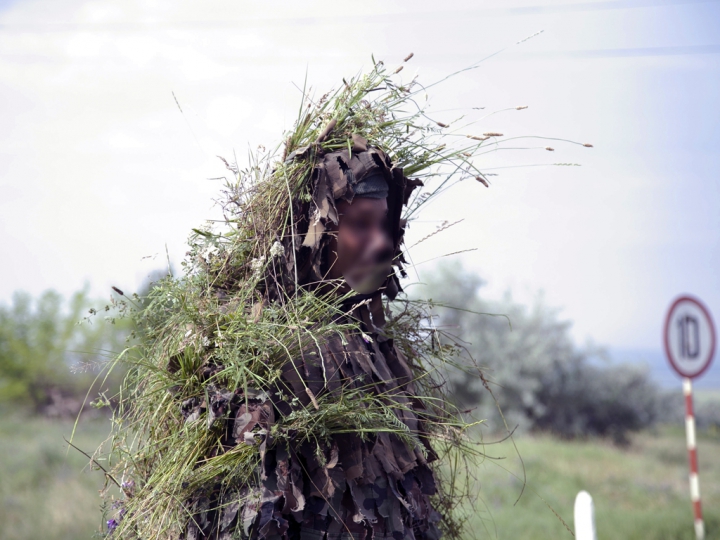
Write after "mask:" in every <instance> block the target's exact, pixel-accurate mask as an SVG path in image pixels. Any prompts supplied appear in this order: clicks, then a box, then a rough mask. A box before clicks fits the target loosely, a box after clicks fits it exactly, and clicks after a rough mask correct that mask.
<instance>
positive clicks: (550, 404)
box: [426, 265, 663, 441]
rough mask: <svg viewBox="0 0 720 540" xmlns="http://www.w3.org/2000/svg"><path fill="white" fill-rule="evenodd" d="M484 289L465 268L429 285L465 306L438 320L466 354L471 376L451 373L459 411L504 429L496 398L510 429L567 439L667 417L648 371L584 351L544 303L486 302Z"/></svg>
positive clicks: (443, 269)
mask: <svg viewBox="0 0 720 540" xmlns="http://www.w3.org/2000/svg"><path fill="white" fill-rule="evenodd" d="M482 285H483V282H482V280H481V279H480V278H479V277H478V276H476V275H474V274H472V273H471V272H468V271H466V270H464V269H463V268H462V267H461V266H459V265H440V266H439V267H438V269H437V272H435V273H434V274H433V275H432V277H431V278H430V279H429V280H427V284H426V287H427V290H428V292H429V293H430V294H429V296H431V297H432V298H433V299H434V300H435V301H436V302H439V303H440V304H443V305H445V306H452V307H453V308H459V309H451V308H449V307H445V308H443V307H440V308H438V313H439V320H438V321H437V324H439V325H440V326H441V327H442V328H443V330H444V331H445V332H448V333H450V334H455V335H457V336H459V337H460V336H461V337H462V340H461V341H459V342H460V343H461V344H463V345H464V346H465V348H466V349H467V353H468V355H467V357H466V358H464V359H462V360H461V362H463V363H464V364H465V367H466V370H465V371H455V372H453V373H450V374H448V375H447V384H448V385H450V387H451V395H453V396H455V399H456V400H457V402H458V404H459V405H461V406H462V407H467V408H470V407H477V408H478V409H479V411H478V412H479V415H480V416H482V417H484V418H488V419H489V423H490V424H491V426H492V427H493V428H495V429H499V428H501V427H502V423H501V419H500V417H499V413H497V407H496V403H495V400H494V399H493V395H494V397H495V398H496V399H497V404H498V405H499V406H500V409H501V410H502V412H503V414H504V415H505V417H506V418H507V420H508V424H510V427H511V428H512V427H515V426H516V425H519V426H520V428H521V429H522V428H525V429H535V430H545V431H550V432H553V433H555V434H558V435H561V436H565V437H574V436H579V435H603V436H604V435H608V436H612V437H614V438H615V439H616V440H617V441H623V440H624V439H625V437H626V434H627V433H628V432H630V431H634V430H639V429H642V428H645V427H648V426H650V425H651V424H652V423H653V422H655V421H656V420H657V418H658V417H659V416H660V415H661V414H662V411H663V406H662V396H661V394H660V391H659V389H658V388H657V387H656V385H655V384H654V383H653V382H652V381H651V380H650V377H649V374H648V373H647V371H645V370H642V369H639V368H638V367H636V366H632V365H627V364H625V365H618V364H613V365H612V366H610V365H609V363H608V362H607V358H606V357H605V353H604V352H603V350H602V349H600V348H596V347H591V346H588V347H584V348H583V347H578V346H577V345H576V344H575V343H574V341H573V339H572V337H571V335H570V327H571V323H570V322H568V321H563V320H561V319H560V318H559V312H558V310H556V309H551V308H548V307H547V306H545V305H544V304H543V303H542V302H541V301H537V302H536V303H535V305H533V306H532V307H527V306H524V305H522V304H519V303H517V302H515V301H513V299H512V297H511V296H510V295H509V294H506V296H505V297H504V298H503V299H502V300H500V301H488V300H486V299H484V298H483V297H482V295H481V294H480V291H481V288H482ZM473 312H475V313H473ZM477 313H486V314H488V313H492V314H496V315H478V314H477ZM500 315H502V316H500ZM459 337H458V339H459ZM479 370H481V371H482V373H483V374H484V376H485V378H486V379H487V380H488V381H489V383H490V384H489V387H490V389H491V390H492V393H493V395H491V394H490V392H488V390H486V389H485V387H484V383H483V380H482V379H481V378H480V376H479Z"/></svg>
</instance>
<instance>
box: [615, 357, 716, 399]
mask: <svg viewBox="0 0 720 540" xmlns="http://www.w3.org/2000/svg"><path fill="white" fill-rule="evenodd" d="M608 352H609V353H610V358H611V359H612V361H613V362H629V363H633V364H635V363H637V364H644V365H647V366H648V367H649V368H650V374H651V376H652V378H653V379H654V380H655V381H656V382H657V383H658V384H659V385H660V386H662V387H663V388H668V389H674V388H680V384H681V379H680V376H679V375H677V374H676V373H675V372H674V371H673V370H672V368H671V367H670V364H669V363H668V361H667V358H666V357H665V353H664V352H663V351H662V349H623V348H610V349H608ZM716 356H717V355H716ZM694 387H695V388H698V389H706V390H720V361H718V359H717V358H715V360H714V361H713V363H712V365H711V366H710V369H709V370H708V371H706V372H705V374H704V375H703V376H702V377H700V378H699V379H696V380H695V381H694Z"/></svg>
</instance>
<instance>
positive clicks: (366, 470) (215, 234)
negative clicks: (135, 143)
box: [108, 63, 494, 540]
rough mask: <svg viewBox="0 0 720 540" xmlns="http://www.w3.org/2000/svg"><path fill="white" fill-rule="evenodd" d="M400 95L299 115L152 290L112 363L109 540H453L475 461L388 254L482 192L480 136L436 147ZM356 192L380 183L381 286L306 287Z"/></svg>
mask: <svg viewBox="0 0 720 540" xmlns="http://www.w3.org/2000/svg"><path fill="white" fill-rule="evenodd" d="M417 86H418V85H416V83H414V82H412V83H410V84H409V85H407V86H400V85H397V84H395V83H394V82H393V78H392V76H387V75H385V73H384V68H383V66H382V64H381V63H378V64H376V65H375V67H374V69H373V70H372V71H371V72H370V73H369V74H368V75H365V76H363V77H359V78H357V79H355V80H352V81H351V82H350V83H345V85H344V86H343V88H341V89H340V90H339V91H337V92H336V93H335V94H334V95H332V96H330V97H328V96H323V98H321V99H320V100H319V102H317V103H313V102H311V101H308V102H307V107H306V106H305V104H303V106H302V108H301V111H300V114H299V117H298V120H297V122H296V125H295V128H294V130H293V131H292V132H291V133H290V134H289V136H288V137H287V139H286V141H285V143H284V151H283V152H282V155H281V154H280V152H279V151H278V152H277V153H274V152H270V153H268V154H267V155H261V156H260V158H259V159H258V160H257V161H255V162H253V163H252V165H251V166H249V167H248V168H247V169H245V170H242V171H241V170H238V169H237V167H236V166H235V165H230V164H227V163H226V164H227V166H228V168H229V169H230V170H231V171H232V172H233V173H234V176H235V178H234V179H232V180H230V181H228V183H227V189H226V191H225V197H224V201H223V210H224V215H225V222H224V229H223V230H221V231H213V230H209V229H208V230H196V231H195V232H194V234H193V235H192V236H191V239H190V247H191V249H190V252H189V253H188V257H187V259H186V261H185V262H184V263H183V265H184V267H185V276H184V277H183V278H181V279H175V278H172V277H168V278H166V279H163V280H161V281H159V282H158V283H156V285H155V287H154V289H153V290H152V291H151V292H150V294H149V295H148V297H147V298H146V299H144V302H143V305H142V306H140V307H138V308H137V310H136V311H135V312H134V314H133V317H134V318H135V320H136V322H137V324H138V332H139V335H138V342H137V345H136V346H135V347H133V348H131V349H129V350H128V351H126V352H125V353H124V354H123V355H121V357H120V358H119V359H118V360H117V362H122V361H124V362H126V363H127V364H129V365H130V367H131V369H130V373H129V375H128V378H127V381H126V385H125V386H124V388H123V392H122V395H121V396H120V404H121V405H120V407H119V409H118V411H117V413H116V419H115V420H116V422H115V426H116V428H115V430H114V433H113V436H112V438H111V440H110V443H111V447H110V456H109V459H110V463H112V465H113V467H112V470H111V471H110V472H109V475H110V477H112V478H114V479H115V480H116V481H117V483H118V484H121V485H122V486H123V491H124V498H123V500H122V501H119V502H117V501H116V502H115V507H116V508H118V507H119V508H120V509H119V510H117V513H116V515H115V516H114V517H112V519H111V520H109V522H108V523H109V528H110V529H111V532H110V534H111V535H112V536H118V537H121V538H142V539H143V540H145V539H151V538H183V539H186V540H190V539H193V540H196V539H201V538H213V539H215V538H218V539H219V538H222V539H230V538H253V539H254V538H261V539H278V540H280V539H286V538H288V539H294V538H301V539H315V538H317V539H318V540H322V539H324V538H328V539H340V538H348V539H349V538H353V539H356V538H357V539H363V538H367V539H371V538H377V539H385V538H387V539H390V538H392V539H395V540H401V539H412V538H416V539H418V540H419V539H437V538H439V537H440V536H441V535H442V536H443V538H447V539H455V538H460V537H461V535H462V534H463V527H462V526H463V523H464V521H465V519H466V518H467V514H466V513H464V512H467V511H468V507H467V505H465V503H466V502H467V500H468V499H469V498H470V497H471V496H472V495H473V486H472V483H471V482H470V481H469V479H468V478H467V476H466V475H467V474H471V473H470V471H472V470H473V469H474V466H473V465H472V464H468V460H470V461H472V460H473V459H474V458H478V457H481V456H482V454H481V452H480V451H479V448H478V446H477V443H474V442H473V441H472V440H471V438H469V437H468V436H467V428H468V427H469V426H470V425H472V424H473V422H472V421H471V420H467V419H465V417H464V415H462V414H461V413H460V412H459V411H457V410H455V408H454V407H453V406H452V404H451V401H450V400H448V399H446V396H445V395H444V393H443V391H444V386H443V381H442V374H443V373H444V372H445V370H447V369H452V367H453V366H452V364H451V362H452V358H453V357H454V355H456V354H457V353H458V347H456V346H454V345H453V344H452V342H450V341H448V340H441V339H439V332H438V331H437V330H436V329H434V328H433V327H432V324H431V322H430V321H431V316H430V309H431V308H432V305H431V304H429V303H423V302H418V301H411V300H410V299H408V298H407V297H406V296H405V295H404V294H402V288H401V285H400V277H401V276H403V275H404V270H403V265H404V263H405V262H404V258H403V254H402V251H401V247H402V244H403V233H404V229H405V224H406V219H407V218H408V217H410V216H412V215H413V213H415V212H416V211H417V209H418V208H419V207H420V206H421V204H422V203H423V202H424V201H425V200H427V198H428V197H430V196H432V195H433V194H435V193H438V192H440V191H442V190H443V189H444V188H446V187H448V186H449V185H450V184H452V183H453V182H455V181H460V180H463V179H465V178H471V179H477V180H478V181H480V182H482V183H483V184H487V182H486V180H485V178H484V177H483V176H482V174H481V173H480V172H479V171H478V170H477V169H475V167H474V166H473V165H472V161H471V158H472V156H473V154H474V153H476V152H477V151H478V150H479V149H480V147H481V146H482V144H483V141H485V140H487V139H488V138H490V137H493V136H494V135H493V134H488V135H485V136H482V137H481V136H474V135H472V136H469V138H470V141H469V143H468V144H456V145H455V146H454V148H452V149H449V148H447V147H446V145H445V144H438V142H440V141H438V139H439V138H442V137H443V132H442V128H444V127H447V126H444V125H442V124H439V123H429V122H428V121H426V120H425V118H426V117H425V113H424V111H423V110H422V109H421V108H418V107H417V106H416V105H415V101H414V100H415V97H416V95H417V92H419V91H421V89H419V88H417ZM413 109H414V110H413ZM408 111H409V112H408ZM437 126H440V127H437ZM462 140H463V141H466V142H468V140H467V139H465V138H464V139H462ZM443 167H445V168H444V169H443ZM372 175H375V176H377V175H381V177H382V178H383V179H384V180H385V182H386V183H387V186H388V195H387V203H388V209H389V220H390V225H391V227H390V228H391V230H392V242H393V247H394V258H393V265H394V267H395V271H393V272H392V273H390V274H389V276H388V278H387V280H386V282H385V284H384V285H383V286H382V287H381V289H380V290H379V291H376V292H372V293H369V294H363V295H359V294H354V293H352V292H351V293H341V292H339V290H338V289H337V288H335V287H333V286H331V284H328V283H327V282H326V281H325V280H324V279H323V277H324V274H325V272H326V270H327V269H326V268H324V265H325V264H326V260H327V253H326V252H327V248H328V242H329V238H330V236H329V234H328V232H327V228H328V227H329V226H330V225H331V222H332V223H335V224H336V223H337V222H338V215H337V209H336V201H338V200H342V199H345V200H348V201H349V200H352V199H353V197H354V196H356V195H358V190H360V191H362V190H363V189H365V187H363V186H362V181H363V179H364V178H368V177H369V176H372ZM423 183H425V187H422V186H423ZM417 188H421V189H417ZM398 274H399V275H398ZM119 518H121V519H119Z"/></svg>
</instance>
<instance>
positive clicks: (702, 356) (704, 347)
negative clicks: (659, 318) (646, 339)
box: [664, 296, 715, 379]
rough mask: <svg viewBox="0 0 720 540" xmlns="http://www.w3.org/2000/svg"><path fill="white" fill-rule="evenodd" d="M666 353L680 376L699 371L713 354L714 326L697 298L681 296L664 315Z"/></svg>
mask: <svg viewBox="0 0 720 540" xmlns="http://www.w3.org/2000/svg"><path fill="white" fill-rule="evenodd" d="M664 334H665V354H666V355H667V358H668V361H669V362H670V365H671V366H672V367H673V369H674V370H675V371H677V373H678V374H679V375H680V376H681V377H687V378H688V379H694V378H695V377H699V376H700V375H702V374H703V373H704V372H705V370H707V368H708V367H710V362H712V359H713V355H714V354H715V327H714V326H713V321H712V318H711V317H710V312H709V311H708V310H707V308H706V307H705V306H704V305H703V304H702V303H701V302H700V301H699V300H697V299H696V298H692V297H690V296H681V297H680V298H678V299H677V300H675V302H673V304H672V306H670V310H669V311H668V314H667V317H666V319H665V332H664Z"/></svg>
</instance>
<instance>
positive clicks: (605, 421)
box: [0, 264, 720, 540]
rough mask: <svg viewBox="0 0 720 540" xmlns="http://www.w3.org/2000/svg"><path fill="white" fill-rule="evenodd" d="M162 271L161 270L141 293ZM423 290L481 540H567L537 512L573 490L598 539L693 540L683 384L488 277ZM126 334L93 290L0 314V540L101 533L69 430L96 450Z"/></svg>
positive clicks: (707, 416)
mask: <svg viewBox="0 0 720 540" xmlns="http://www.w3.org/2000/svg"><path fill="white" fill-rule="evenodd" d="M165 274H166V272H156V273H154V274H153V275H152V276H151V278H150V279H149V280H148V282H147V283H146V285H145V286H143V287H142V289H141V291H139V293H138V294H139V295H140V296H143V295H144V294H146V293H147V292H148V291H149V289H150V287H151V286H152V281H153V280H156V279H158V278H160V277H162V275H165ZM422 277H423V282H422V283H420V284H418V285H417V286H414V287H410V288H409V294H410V296H411V297H412V296H418V297H423V298H432V299H433V301H434V302H435V303H436V304H437V310H436V311H437V315H438V316H437V317H436V318H435V319H433V321H432V323H431V324H435V325H437V326H439V327H441V328H442V329H443V330H445V331H446V332H448V333H449V334H451V335H454V336H455V339H456V340H457V342H458V343H460V344H461V345H463V346H464V347H465V348H466V350H467V353H468V354H467V355H466V357H465V358H464V359H459V360H458V361H459V363H460V367H461V368H462V369H460V370H453V371H451V372H448V373H446V374H445V377H446V384H448V385H450V387H451V394H452V395H453V396H455V399H456V400H457V402H458V404H459V405H461V406H462V407H463V408H468V409H474V413H473V414H474V415H475V416H476V417H478V418H485V419H487V421H486V423H485V426H484V427H483V429H482V437H483V439H484V441H485V442H486V443H487V444H488V446H487V453H488V455H492V456H495V457H497V458H499V459H490V458H489V459H487V460H486V462H485V463H484V464H483V465H482V470H480V471H477V474H476V476H477V477H478V478H479V480H480V492H479V506H478V510H477V512H475V513H474V514H473V515H474V517H473V519H474V520H476V521H477V523H476V526H473V529H474V530H475V531H477V537H478V538H529V536H526V532H527V531H528V530H534V531H535V532H534V534H533V536H532V538H538V539H540V538H563V537H567V538H570V534H569V533H568V532H567V530H566V529H565V527H564V525H563V524H562V523H561V521H560V520H559V519H558V518H557V517H556V516H555V515H554V514H553V512H552V511H551V510H550V509H549V508H548V506H547V505H546V503H547V504H549V505H550V506H552V508H553V509H554V510H555V511H556V512H557V513H558V514H559V515H560V516H562V518H563V519H565V521H566V522H567V523H568V525H569V526H570V527H571V528H572V504H573V500H574V497H575V495H576V494H577V492H578V491H579V490H580V489H586V490H588V491H590V493H591V494H592V495H593V496H594V497H595V505H596V515H597V522H598V530H599V538H628V539H632V538H638V539H639V538H643V539H654V538H657V539H660V538H663V539H665V538H667V539H669V538H692V514H691V506H690V502H689V497H688V487H687V462H686V451H685V442H684V431H683V404H682V396H681V393H680V391H679V384H678V389H677V390H675V391H669V390H666V389H663V388H661V387H660V386H659V385H658V384H656V383H655V381H654V379H653V378H652V377H651V374H650V373H649V371H648V370H646V369H643V368H642V367H640V366H638V365H637V364H635V365H633V364H622V363H618V362H615V361H614V360H613V359H612V358H610V357H609V356H608V355H607V354H606V352H605V351H604V350H603V349H602V348H601V347H598V346H596V345H594V344H585V345H578V344H576V343H574V342H573V340H572V339H571V337H570V332H569V330H570V324H571V323H570V322H569V321H565V320H563V319H562V317H561V312H560V311H559V310H558V309H554V308H552V307H549V306H547V305H545V304H544V302H543V300H542V296H538V297H537V300H536V302H535V303H534V304H533V305H530V306H527V305H523V304H520V303H518V302H516V301H514V300H513V297H512V295H511V294H510V293H509V292H508V293H507V294H506V295H505V296H504V297H503V298H501V299H496V300H488V299H487V298H484V297H483V294H482V293H483V290H482V286H483V282H482V280H481V279H480V278H479V277H478V276H477V275H475V274H473V273H470V272H468V271H467V270H465V269H464V268H462V267H461V266H458V265H452V264H446V265H439V266H438V267H436V268H435V269H433V271H432V272H425V273H424V274H423V276H422ZM115 298H116V299H117V298H119V297H118V296H115ZM488 314H492V315H488ZM132 332H133V328H131V327H130V324H129V322H128V320H127V319H123V318H121V317H118V306H117V302H116V301H114V300H113V299H112V298H111V299H109V300H107V301H104V300H99V299H95V298H91V297H89V295H88V293H87V288H86V289H84V290H82V291H79V292H77V293H76V294H74V295H73V296H72V297H70V298H63V297H61V296H60V295H59V294H57V293H55V292H53V291H47V292H45V293H43V294H42V295H40V296H39V297H37V298H32V297H30V296H29V295H27V294H24V293H17V294H15V296H14V297H13V300H12V302H11V303H10V304H6V305H0V413H1V415H0V479H2V481H0V540H14V539H20V538H22V539H25V540H34V539H40V538H42V539H43V540H54V539H61V538H63V539H78V538H90V537H92V536H93V535H97V534H98V533H101V532H102V531H104V530H105V525H104V523H103V522H102V512H101V511H100V508H99V506H100V504H101V499H100V498H99V497H98V490H100V489H102V488H103V484H104V479H103V476H102V474H101V473H99V472H96V471H93V472H92V473H91V472H89V471H90V469H91V467H89V466H88V459H87V458H86V457H85V456H83V455H82V454H80V453H79V452H77V451H76V450H74V449H68V446H67V444H66V443H65V441H64V440H63V437H65V438H68V439H69V438H70V436H71V434H72V433H74V435H73V437H74V438H73V441H74V444H76V445H77V446H78V447H80V448H82V449H83V450H85V451H88V452H92V451H93V450H94V449H95V448H96V447H97V446H98V445H99V444H100V443H101V441H103V440H104V439H105V438H106V437H107V436H108V434H109V429H110V424H109V421H108V414H107V412H109V408H108V407H105V408H98V407H93V406H92V405H91V402H92V404H96V405H98V404H103V403H104V404H109V405H110V406H111V407H112V405H113V402H112V396H113V395H114V394H115V392H116V391H117V389H118V388H119V384H120V382H121V380H120V378H121V376H122V374H121V373H120V372H116V373H115V374H113V375H112V377H110V378H109V379H107V380H104V381H103V376H102V374H103V368H104V367H105V366H106V364H107V362H108V360H109V359H110V358H111V357H112V355H113V354H117V353H118V352H120V351H122V350H123V349H124V348H125V347H126V346H127V341H128V339H130V338H131V337H132V335H133V334H132ZM478 370H481V371H482V373H483V374H484V377H485V379H486V380H487V382H488V386H489V388H490V389H491V390H492V395H491V394H490V392H488V390H486V389H485V388H484V385H483V380H482V379H481V378H480V376H479V372H478ZM98 375H101V376H100V378H99V379H100V381H103V382H102V384H100V382H99V381H98V380H96V378H97V377H98ZM495 400H497V403H496V401H495ZM83 403H85V406H84V407H83ZM696 403H697V407H696V408H697V420H698V427H699V452H700V470H701V472H700V478H701V484H702V490H703V501H704V504H705V513H706V519H707V522H706V523H707V529H708V532H709V537H712V534H716V533H720V406H719V403H720V393H718V392H716V391H715V392H713V391H706V392H699V393H698V395H697V398H696ZM498 405H499V407H498ZM81 409H82V410H83V411H84V412H83V413H82V414H81V415H80V421H79V422H78V424H77V425H76V424H75V420H76V418H78V415H79V414H80V412H81ZM498 409H500V410H502V413H503V415H504V417H505V419H506V421H507V424H508V426H509V428H510V429H511V430H515V436H514V437H513V439H512V440H506V441H504V442H501V443H497V445H495V444H492V443H493V441H496V440H499V439H502V438H503V434H504V432H505V426H504V423H503V419H502V417H501V416H500V413H499V412H498ZM524 478H526V479H527V486H526V488H525V492H524V494H523V496H522V498H521V500H520V502H519V503H518V504H515V500H516V499H517V497H518V495H519V494H520V491H521V488H522V485H523V479H524ZM38 516H42V518H41V519H38Z"/></svg>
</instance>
